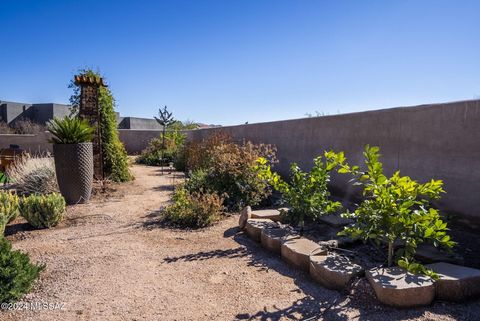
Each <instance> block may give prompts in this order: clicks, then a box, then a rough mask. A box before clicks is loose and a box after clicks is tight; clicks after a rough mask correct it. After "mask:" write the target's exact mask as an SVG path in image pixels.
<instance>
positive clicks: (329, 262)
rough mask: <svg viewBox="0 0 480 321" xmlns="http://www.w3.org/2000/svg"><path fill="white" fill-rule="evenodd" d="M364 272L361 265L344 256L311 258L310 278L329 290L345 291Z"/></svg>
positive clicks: (314, 256) (316, 256) (315, 256)
mask: <svg viewBox="0 0 480 321" xmlns="http://www.w3.org/2000/svg"><path fill="white" fill-rule="evenodd" d="M364 272H365V271H364V270H363V268H362V267H361V266H360V265H358V264H355V263H353V262H351V261H350V259H348V258H347V257H344V256H340V255H331V254H329V255H312V256H310V276H311V277H312V278H313V279H314V280H315V281H317V282H318V283H320V284H321V285H323V286H324V287H326V288H327V289H331V290H343V289H344V288H345V287H346V286H347V285H348V284H349V282H350V281H351V280H352V279H354V278H355V277H357V276H361V275H363V274H364Z"/></svg>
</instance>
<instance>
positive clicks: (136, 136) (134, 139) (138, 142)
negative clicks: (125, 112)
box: [118, 129, 162, 155]
mask: <svg viewBox="0 0 480 321" xmlns="http://www.w3.org/2000/svg"><path fill="white" fill-rule="evenodd" d="M161 132H162V131H161V130H154V129H148V130H143V129H119V130H118V134H119V137H120V140H121V141H122V143H123V145H124V146H125V149H126V150H127V153H128V154H130V155H135V154H139V153H140V152H141V151H142V150H144V149H145V147H147V145H148V143H149V142H150V141H151V140H152V139H153V138H157V137H160V133H161Z"/></svg>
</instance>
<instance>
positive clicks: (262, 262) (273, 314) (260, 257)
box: [164, 227, 480, 321]
mask: <svg viewBox="0 0 480 321" xmlns="http://www.w3.org/2000/svg"><path fill="white" fill-rule="evenodd" d="M223 236H224V237H226V238H233V239H234V240H235V241H236V242H237V243H238V244H239V245H240V246H239V247H237V248H234V249H226V250H225V249H215V250H211V251H206V252H198V253H191V254H187V255H183V256H178V257H167V258H165V259H164V262H165V263H174V262H181V261H185V262H191V261H204V260H209V259H214V258H231V259H237V258H247V260H248V261H247V264H248V265H249V266H251V267H254V268H257V269H258V270H260V271H266V270H274V271H276V272H277V273H280V274H282V275H284V276H287V277H290V278H292V279H293V280H294V282H295V284H296V286H297V287H298V289H297V291H298V292H301V293H304V294H305V297H304V298H302V299H300V300H296V301H294V302H292V304H291V305H290V306H288V307H282V308H280V307H277V306H275V305H273V306H269V307H267V306H265V307H264V308H263V309H262V310H260V311H257V312H255V313H246V312H245V313H243V312H239V313H237V314H236V315H235V316H233V319H234V320H265V321H266V320H284V319H290V320H334V321H337V320H338V321H342V320H350V319H352V318H353V319H355V320H360V321H366V320H378V321H384V320H405V319H417V318H418V319H423V320H435V319H437V316H439V315H441V316H445V317H446V316H448V317H450V318H453V319H455V320H478V318H477V317H478V316H476V315H468V313H469V312H468V311H469V309H467V307H468V305H470V304H475V305H479V304H480V302H479V301H478V300H477V301H473V302H468V303H464V304H454V303H446V302H436V303H435V304H434V305H433V306H430V307H424V308H415V309H409V310H399V309H395V308H391V307H387V306H383V305H381V304H379V303H378V302H377V301H376V299H375V296H374V293H373V290H372V289H371V287H370V285H369V284H368V282H367V281H366V280H365V279H360V280H357V282H355V287H354V289H353V290H351V291H348V292H347V291H345V292H344V293H340V292H337V291H331V290H328V289H325V288H323V287H321V286H320V285H318V284H316V283H315V282H314V281H313V280H312V279H310V278H309V276H308V274H306V273H304V272H301V271H299V270H297V269H294V268H292V267H290V266H289V265H287V264H286V263H285V262H284V261H282V260H281V257H280V256H278V255H275V254H272V253H270V252H267V251H265V250H264V249H263V248H262V247H261V246H260V244H258V243H256V242H254V241H252V240H250V239H249V238H248V237H247V236H246V235H245V234H243V233H241V232H240V231H239V229H238V228H237V227H235V228H229V229H227V230H225V232H224V233H223ZM470 310H471V309H470Z"/></svg>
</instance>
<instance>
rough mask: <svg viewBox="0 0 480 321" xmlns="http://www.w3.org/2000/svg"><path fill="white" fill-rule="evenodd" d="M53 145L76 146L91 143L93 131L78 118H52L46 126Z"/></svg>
mask: <svg viewBox="0 0 480 321" xmlns="http://www.w3.org/2000/svg"><path fill="white" fill-rule="evenodd" d="M48 130H49V131H50V133H51V134H52V138H51V139H50V142H51V143H53V144H78V143H86V142H91V141H92V140H93V136H94V133H95V130H94V129H93V127H91V126H90V125H89V124H88V123H87V121H85V120H81V119H78V118H70V117H65V118H62V119H59V118H54V119H53V120H51V121H50V123H49V124H48Z"/></svg>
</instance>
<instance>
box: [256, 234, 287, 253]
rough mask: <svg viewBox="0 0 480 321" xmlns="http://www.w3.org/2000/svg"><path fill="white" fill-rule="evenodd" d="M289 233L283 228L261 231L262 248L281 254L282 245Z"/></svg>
mask: <svg viewBox="0 0 480 321" xmlns="http://www.w3.org/2000/svg"><path fill="white" fill-rule="evenodd" d="M290 233H291V232H290V231H289V230H287V229H284V228H271V229H263V230H262V234H261V242H262V246H263V247H264V248H266V249H267V250H270V251H272V252H275V253H278V254H280V253H281V248H282V243H283V241H284V240H285V239H286V237H287V236H289V235H290Z"/></svg>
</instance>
